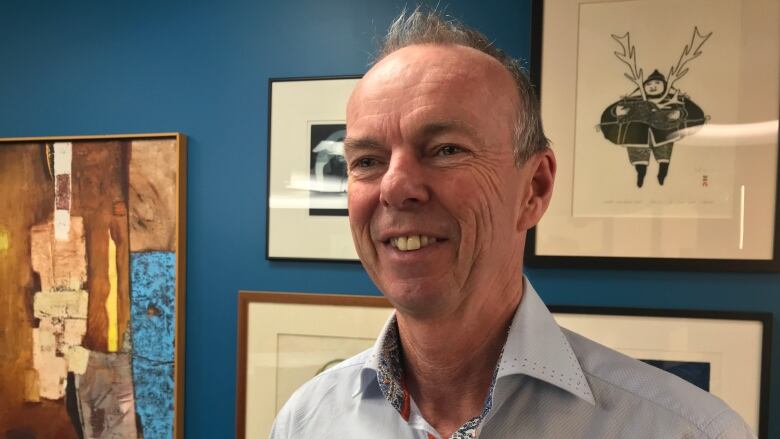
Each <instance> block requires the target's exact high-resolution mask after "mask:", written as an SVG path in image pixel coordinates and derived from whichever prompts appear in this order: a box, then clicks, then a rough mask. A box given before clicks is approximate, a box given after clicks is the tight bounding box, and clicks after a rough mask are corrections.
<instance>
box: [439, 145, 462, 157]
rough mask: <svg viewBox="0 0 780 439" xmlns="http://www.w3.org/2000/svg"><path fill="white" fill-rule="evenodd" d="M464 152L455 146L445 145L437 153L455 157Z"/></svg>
mask: <svg viewBox="0 0 780 439" xmlns="http://www.w3.org/2000/svg"><path fill="white" fill-rule="evenodd" d="M461 152H463V150H462V149H460V148H459V147H457V146H455V145H443V146H442V147H441V148H439V149H438V151H436V154H437V155H453V154H458V153H461Z"/></svg>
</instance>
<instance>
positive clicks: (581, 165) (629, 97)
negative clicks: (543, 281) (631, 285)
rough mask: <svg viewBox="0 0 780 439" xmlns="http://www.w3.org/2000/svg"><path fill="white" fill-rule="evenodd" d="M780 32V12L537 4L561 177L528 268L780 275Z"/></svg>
mask: <svg viewBox="0 0 780 439" xmlns="http://www.w3.org/2000/svg"><path fill="white" fill-rule="evenodd" d="M778 20H780V5H778V3H777V2H776V1H773V0H736V1H734V0H686V1H684V2H679V1H675V0H652V1H651V0H632V1H626V0H608V1H602V0H598V1H596V0H576V1H568V0H534V19H533V44H532V58H533V60H532V71H531V75H532V80H533V81H534V82H535V83H536V84H537V86H538V87H539V93H540V98H541V111H542V119H543V120H544V124H545V130H546V133H547V136H548V137H549V138H550V140H551V142H552V147H553V150H554V151H555V154H556V158H557V161H558V173H557V177H556V187H555V192H554V194H553V199H552V202H551V204H550V207H549V209H548V211H547V213H546V215H545V216H544V218H543V219H542V220H541V221H540V223H539V224H538V225H537V227H536V228H535V229H534V230H533V231H532V232H531V234H530V235H529V242H528V246H527V248H526V252H527V253H526V254H527V258H526V259H527V263H528V264H529V265H532V266H567V267H577V266H579V267H593V268H636V269H647V268H650V269H685V270H714V269H717V270H732V271H778V270H780V248H779V247H780V240H779V238H778V236H777V235H776V234H775V230H776V229H777V227H778V225H779V224H780V223H779V222H778V214H777V212H778V202H777V200H778V191H777V174H778V158H777V153H778V110H780V91H778V82H779V81H778V77H779V75H778V71H779V69H778V65H779V64H780V56H778V53H780V32H779V31H778V28H777V22H778ZM724 59H728V60H731V61H730V62H725V63H724V62H723V60H724Z"/></svg>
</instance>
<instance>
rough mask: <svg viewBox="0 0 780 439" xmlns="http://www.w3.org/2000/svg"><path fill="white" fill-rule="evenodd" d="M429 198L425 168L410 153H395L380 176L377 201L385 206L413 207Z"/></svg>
mask: <svg viewBox="0 0 780 439" xmlns="http://www.w3.org/2000/svg"><path fill="white" fill-rule="evenodd" d="M429 198H430V192H429V187H428V184H427V181H426V176H425V169H424V166H423V165H422V163H420V159H419V158H418V157H416V155H415V154H411V153H405V152H404V153H400V152H399V153H395V154H393V156H392V157H391V159H390V165H389V166H388V168H387V171H386V172H385V174H384V175H383V176H382V183H381V187H380V192H379V201H380V202H381V203H382V205H384V206H386V207H394V208H396V209H414V208H416V207H419V206H420V205H422V204H424V203H426V202H427V201H428V199H429Z"/></svg>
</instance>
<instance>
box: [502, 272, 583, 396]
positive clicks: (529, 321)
mask: <svg viewBox="0 0 780 439" xmlns="http://www.w3.org/2000/svg"><path fill="white" fill-rule="evenodd" d="M509 375H527V376H530V377H534V378H536V379H538V380H541V381H544V382H546V383H548V384H551V385H553V386H556V387H559V388H561V389H563V390H565V391H567V392H569V393H571V394H573V395H574V396H577V397H579V398H581V399H583V400H585V401H587V402H589V403H591V404H595V400H594V398H593V393H592V392H591V389H590V385H589V384H588V381H587V380H586V379H585V374H584V373H583V372H582V367H581V365H580V362H579V360H578V359H577V356H576V355H575V354H574V351H573V350H572V348H571V345H570V344H569V340H568V339H567V338H566V336H565V335H564V333H563V331H562V330H561V327H560V326H558V323H556V322H555V319H554V318H553V316H552V314H551V313H550V311H549V310H548V309H547V306H546V305H545V304H544V302H542V299H541V298H540V297H539V294H537V292H536V290H534V287H533V286H531V283H530V282H529V281H528V279H527V278H525V279H524V288H523V298H522V300H521V302H520V306H518V308H517V311H516V312H515V316H514V318H513V319H512V326H511V327H510V329H509V335H508V336H507V340H506V344H505V345H504V355H503V356H502V357H501V362H500V364H499V369H498V378H499V379H500V378H502V377H505V376H509Z"/></svg>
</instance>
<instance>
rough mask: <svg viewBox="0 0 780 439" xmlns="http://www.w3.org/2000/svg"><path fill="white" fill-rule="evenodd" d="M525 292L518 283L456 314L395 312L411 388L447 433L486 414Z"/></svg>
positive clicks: (427, 413)
mask: <svg viewBox="0 0 780 439" xmlns="http://www.w3.org/2000/svg"><path fill="white" fill-rule="evenodd" d="M522 294H523V290H522V282H520V283H519V286H514V287H513V288H512V289H509V290H506V291H505V294H502V295H499V296H498V297H496V296H493V297H492V299H493V300H491V301H485V302H483V303H481V304H469V305H467V306H466V307H464V308H466V309H461V310H459V312H458V315H454V316H447V317H446V318H437V319H426V320H420V319H414V318H410V317H409V316H405V315H402V314H400V313H399V314H398V315H397V318H398V330H399V336H400V339H401V344H402V346H403V362H404V374H405V380H406V383H407V387H408V390H409V393H410V394H411V396H412V398H413V399H414V401H415V403H416V404H417V406H418V408H419V409H420V411H421V412H422V415H423V417H425V419H426V420H427V421H428V422H429V423H430V424H431V426H432V427H434V428H435V429H436V430H437V431H438V432H439V433H440V434H441V435H442V436H443V437H450V436H451V435H452V433H453V432H454V431H455V430H457V429H458V428H459V427H460V426H461V425H463V424H464V423H465V422H466V421H468V420H470V419H472V418H474V417H476V416H479V415H480V414H481V413H482V409H483V407H484V403H485V399H486V398H487V395H488V391H489V388H490V384H491V382H492V380H493V375H494V373H495V368H496V365H497V363H498V360H499V357H500V355H501V350H502V348H503V346H504V343H505V342H506V336H507V332H508V328H509V325H510V323H511V320H512V317H513V315H514V312H515V310H516V309H517V306H518V305H519V303H520V299H521V298H522ZM498 300H500V302H498ZM496 303H501V306H498V307H497V306H496ZM473 307H479V308H480V309H474V308H473ZM453 384H456V385H457V389H458V391H457V397H453Z"/></svg>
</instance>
